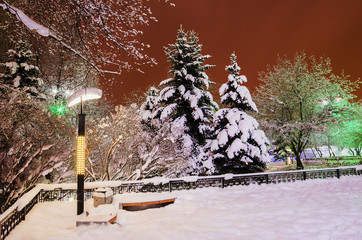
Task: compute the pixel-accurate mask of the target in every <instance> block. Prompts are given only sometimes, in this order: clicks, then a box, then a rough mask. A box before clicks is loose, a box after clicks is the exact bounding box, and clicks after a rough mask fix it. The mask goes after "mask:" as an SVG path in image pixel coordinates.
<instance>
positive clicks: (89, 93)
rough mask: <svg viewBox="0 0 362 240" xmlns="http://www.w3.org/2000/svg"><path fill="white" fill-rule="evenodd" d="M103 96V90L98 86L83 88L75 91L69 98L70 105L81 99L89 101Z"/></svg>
mask: <svg viewBox="0 0 362 240" xmlns="http://www.w3.org/2000/svg"><path fill="white" fill-rule="evenodd" d="M101 97H102V90H100V89H98V88H83V89H81V90H78V91H76V92H75V93H73V94H72V95H71V96H70V97H69V99H68V107H71V106H74V105H76V104H78V103H80V102H81V101H83V102H84V101H88V100H93V99H98V98H101Z"/></svg>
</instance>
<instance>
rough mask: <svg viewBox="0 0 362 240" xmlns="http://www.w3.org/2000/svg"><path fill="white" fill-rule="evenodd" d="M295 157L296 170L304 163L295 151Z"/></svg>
mask: <svg viewBox="0 0 362 240" xmlns="http://www.w3.org/2000/svg"><path fill="white" fill-rule="evenodd" d="M295 159H296V161H297V170H302V169H304V165H303V162H302V160H301V159H300V153H296V154H295Z"/></svg>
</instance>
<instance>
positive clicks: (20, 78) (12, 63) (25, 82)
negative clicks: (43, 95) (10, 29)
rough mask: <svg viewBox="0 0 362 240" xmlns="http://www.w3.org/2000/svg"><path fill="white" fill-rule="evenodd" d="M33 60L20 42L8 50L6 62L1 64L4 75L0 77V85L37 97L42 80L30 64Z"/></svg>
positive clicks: (34, 67) (37, 71)
mask: <svg viewBox="0 0 362 240" xmlns="http://www.w3.org/2000/svg"><path fill="white" fill-rule="evenodd" d="M33 58H34V55H33V53H32V52H31V51H30V50H29V49H28V48H27V46H26V44H25V43H24V42H21V41H20V42H19V43H17V44H16V45H15V49H10V50H8V61H7V62H6V63H2V64H1V65H2V66H3V67H4V73H2V74H1V75H0V81H1V83H4V84H7V85H11V86H13V87H15V88H21V89H24V90H25V91H26V92H28V93H30V94H32V95H38V94H39V91H38V89H39V88H40V87H41V85H42V80H41V79H40V78H39V77H38V75H39V69H38V67H37V66H35V65H33V64H32V61H33Z"/></svg>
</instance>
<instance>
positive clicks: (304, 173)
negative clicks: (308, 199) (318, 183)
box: [303, 171, 307, 181]
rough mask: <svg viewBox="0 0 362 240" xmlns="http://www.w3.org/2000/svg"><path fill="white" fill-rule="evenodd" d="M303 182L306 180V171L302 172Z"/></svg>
mask: <svg viewBox="0 0 362 240" xmlns="http://www.w3.org/2000/svg"><path fill="white" fill-rule="evenodd" d="M303 180H304V181H305V180H307V172H306V171H304V172H303Z"/></svg>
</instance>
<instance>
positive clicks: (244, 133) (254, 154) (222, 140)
mask: <svg viewBox="0 0 362 240" xmlns="http://www.w3.org/2000/svg"><path fill="white" fill-rule="evenodd" d="M230 60H231V65H229V66H227V67H226V70H227V71H228V72H229V76H228V82H227V83H224V84H223V85H222V86H221V87H220V90H219V93H220V96H221V103H222V104H224V105H225V106H226V107H227V108H222V109H220V110H219V111H217V113H216V114H215V117H214V125H215V139H214V140H213V141H212V143H211V151H212V153H213V155H212V157H211V158H212V160H213V163H214V165H215V171H216V173H245V172H259V171H264V170H265V169H266V163H267V162H269V161H270V157H269V155H268V153H267V144H269V141H268V139H267V138H266V136H265V134H264V132H263V131H262V130H259V129H258V126H259V124H258V122H257V121H256V120H255V119H254V118H253V117H252V116H249V115H248V114H247V113H246V111H254V112H257V111H258V110H257V108H256V105H255V103H254V102H253V101H252V99H251V96H250V93H249V90H248V89H247V88H246V87H245V86H242V83H243V82H246V81H247V79H246V77H245V76H244V75H239V74H240V67H239V66H238V64H237V62H236V56H235V54H234V53H233V54H232V55H231V57H230Z"/></svg>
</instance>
